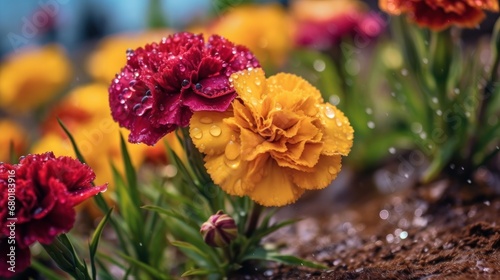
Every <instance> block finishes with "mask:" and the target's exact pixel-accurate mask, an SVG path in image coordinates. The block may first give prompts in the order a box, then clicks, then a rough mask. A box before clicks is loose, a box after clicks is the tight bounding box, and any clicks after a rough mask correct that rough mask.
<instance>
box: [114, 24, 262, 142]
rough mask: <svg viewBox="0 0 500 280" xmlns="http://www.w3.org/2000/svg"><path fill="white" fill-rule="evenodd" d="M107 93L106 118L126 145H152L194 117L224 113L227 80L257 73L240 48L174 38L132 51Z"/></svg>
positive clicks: (229, 95) (230, 95)
mask: <svg viewBox="0 0 500 280" xmlns="http://www.w3.org/2000/svg"><path fill="white" fill-rule="evenodd" d="M127 60H128V61H127V65H126V66H125V67H124V68H123V69H122V72H121V73H119V74H117V76H116V78H115V79H114V80H113V82H112V84H111V86H110V88H109V102H110V106H111V114H112V115H113V118H114V119H115V121H117V122H118V123H119V124H120V126H123V127H126V128H128V129H129V130H130V135H129V141H130V142H133V143H139V142H143V143H146V144H148V145H154V144H155V143H156V142H158V140H160V139H161V138H162V137H163V136H165V134H167V133H169V132H172V131H173V130H175V129H176V128H177V127H185V126H187V125H188V124H189V120H190V118H191V115H192V114H193V112H194V111H201V110H204V111H225V110H226V109H227V108H228V107H229V105H230V104H231V101H232V100H233V99H234V97H235V91H234V89H233V88H232V85H231V83H230V82H229V76H231V74H232V73H234V72H238V71H241V70H244V69H247V68H251V67H260V65H259V62H258V61H257V59H256V58H255V56H254V55H253V54H252V53H251V52H250V51H249V50H248V49H247V48H245V47H243V46H240V45H235V44H233V43H231V42H230V41H228V40H226V39H224V38H222V37H220V36H211V37H210V38H209V39H208V42H207V43H205V42H204V40H203V36H202V35H201V34H200V35H194V34H191V33H186V32H184V33H176V34H174V35H171V36H169V37H168V38H163V40H161V42H160V43H159V44H157V43H152V44H148V45H146V46H145V47H144V48H138V49H136V50H135V51H133V50H129V51H127Z"/></svg>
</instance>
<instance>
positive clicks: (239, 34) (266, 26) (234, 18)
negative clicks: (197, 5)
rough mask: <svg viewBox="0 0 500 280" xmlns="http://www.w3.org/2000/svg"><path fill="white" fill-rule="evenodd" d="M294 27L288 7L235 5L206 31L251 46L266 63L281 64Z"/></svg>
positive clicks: (286, 52)
mask: <svg viewBox="0 0 500 280" xmlns="http://www.w3.org/2000/svg"><path fill="white" fill-rule="evenodd" d="M292 30H293V28H292V22H291V19H290V17H289V16H288V14H287V13H286V11H285V9H283V7H281V6H280V5H279V4H268V5H242V6H238V7H235V8H232V9H230V10H229V11H228V12H227V13H226V14H224V15H223V16H222V17H220V18H219V19H218V20H217V21H215V22H214V23H213V25H211V26H210V27H209V28H208V30H207V32H208V33H210V34H218V35H221V36H224V37H226V38H227V39H229V40H230V41H232V42H234V43H236V44H241V45H244V46H246V47H248V48H249V49H250V50H251V51H252V52H253V53H254V54H255V56H256V57H257V58H258V59H259V61H260V63H261V64H262V65H263V66H265V67H269V66H270V67H280V66H281V65H283V63H284V62H285V60H286V58H287V56H288V53H289V51H290V50H291V48H292V43H291V41H292ZM207 37H208V34H207Z"/></svg>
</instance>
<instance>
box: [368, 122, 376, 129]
mask: <svg viewBox="0 0 500 280" xmlns="http://www.w3.org/2000/svg"><path fill="white" fill-rule="evenodd" d="M367 125H368V128H370V129H374V128H375V123H374V122H372V121H369V122H368V123H367Z"/></svg>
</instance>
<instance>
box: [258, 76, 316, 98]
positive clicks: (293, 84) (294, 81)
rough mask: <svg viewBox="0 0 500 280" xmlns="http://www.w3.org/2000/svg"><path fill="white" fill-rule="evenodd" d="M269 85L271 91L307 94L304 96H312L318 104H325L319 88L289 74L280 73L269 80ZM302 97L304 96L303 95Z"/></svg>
mask: <svg viewBox="0 0 500 280" xmlns="http://www.w3.org/2000/svg"><path fill="white" fill-rule="evenodd" d="M267 84H268V86H269V88H270V89H269V91H275V90H276V91H283V90H286V91H290V92H294V94H299V93H297V92H300V93H305V94H304V96H312V97H314V98H315V99H316V101H317V102H321V103H322V102H323V98H322V97H321V93H320V92H319V90H318V89H317V88H315V87H314V86H312V85H311V84H310V83H309V82H307V81H306V80H304V79H302V78H301V77H299V76H296V75H293V74H288V73H279V74H276V75H274V76H271V77H269V79H268V80H267ZM301 95H302V94H301Z"/></svg>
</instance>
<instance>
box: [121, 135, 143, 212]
mask: <svg viewBox="0 0 500 280" xmlns="http://www.w3.org/2000/svg"><path fill="white" fill-rule="evenodd" d="M120 149H121V153H122V157H123V166H124V168H125V177H126V178H127V183H128V191H129V193H130V198H131V199H132V202H133V203H134V205H135V206H136V207H139V206H140V204H141V202H140V196H139V190H138V188H137V174H136V172H135V168H134V166H133V165H132V160H131V159H130V155H129V153H128V149H127V144H126V142H125V139H124V138H123V135H122V134H120Z"/></svg>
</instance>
